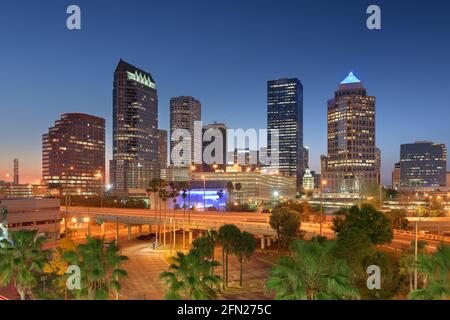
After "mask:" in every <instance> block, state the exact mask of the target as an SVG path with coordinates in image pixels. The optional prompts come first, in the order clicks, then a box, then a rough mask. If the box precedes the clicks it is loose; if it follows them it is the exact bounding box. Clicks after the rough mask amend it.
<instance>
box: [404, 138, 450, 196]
mask: <svg viewBox="0 0 450 320" xmlns="http://www.w3.org/2000/svg"><path fill="white" fill-rule="evenodd" d="M446 173H447V150H446V147H445V145H444V144H437V143H433V142H429V141H418V142H416V143H408V144H402V145H401V147H400V187H401V188H420V187H425V188H430V187H445V185H446Z"/></svg>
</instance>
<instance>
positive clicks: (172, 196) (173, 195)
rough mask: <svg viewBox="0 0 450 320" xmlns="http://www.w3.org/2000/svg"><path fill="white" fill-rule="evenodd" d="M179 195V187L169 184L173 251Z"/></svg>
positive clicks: (173, 183) (172, 183)
mask: <svg viewBox="0 0 450 320" xmlns="http://www.w3.org/2000/svg"><path fill="white" fill-rule="evenodd" d="M179 193H180V188H179V186H178V185H177V184H176V183H175V182H171V183H170V190H169V194H168V198H169V199H172V201H173V211H172V212H173V215H172V218H173V247H174V249H175V244H176V226H175V207H176V203H177V197H178V195H179ZM170 253H172V242H171V244H170Z"/></svg>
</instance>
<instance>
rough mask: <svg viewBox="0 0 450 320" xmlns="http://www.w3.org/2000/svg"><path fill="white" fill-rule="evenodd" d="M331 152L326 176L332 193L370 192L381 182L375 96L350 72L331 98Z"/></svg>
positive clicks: (329, 148)
mask: <svg viewBox="0 0 450 320" xmlns="http://www.w3.org/2000/svg"><path fill="white" fill-rule="evenodd" d="M327 123H328V155H327V157H326V160H324V164H325V168H324V169H325V172H322V173H323V176H322V179H324V180H325V182H324V183H326V186H325V190H327V192H331V193H359V194H363V193H366V192H367V191H368V190H371V189H374V188H376V186H377V185H379V183H380V165H381V153H380V152H379V150H377V148H376V140H375V137H376V135H375V97H373V96H369V95H368V94H367V90H366V89H365V88H364V86H363V84H362V82H361V81H360V80H358V79H357V78H356V77H355V76H354V75H353V73H350V74H349V75H348V76H347V78H345V79H344V81H342V82H341V83H340V85H339V88H338V90H337V91H336V92H335V95H334V99H331V100H329V101H328V120H327Z"/></svg>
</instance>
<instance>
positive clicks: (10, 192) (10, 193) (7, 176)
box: [6, 173, 13, 198]
mask: <svg viewBox="0 0 450 320" xmlns="http://www.w3.org/2000/svg"><path fill="white" fill-rule="evenodd" d="M9 177H10V175H9V173H7V174H6V178H8V179H9ZM12 185H13V183H12V181H10V182H9V196H10V197H11V198H12V197H13V196H12Z"/></svg>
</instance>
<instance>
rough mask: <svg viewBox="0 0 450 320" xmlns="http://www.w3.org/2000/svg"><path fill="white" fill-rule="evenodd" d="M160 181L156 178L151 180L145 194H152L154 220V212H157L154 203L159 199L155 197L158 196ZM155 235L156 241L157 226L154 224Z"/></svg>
mask: <svg viewBox="0 0 450 320" xmlns="http://www.w3.org/2000/svg"><path fill="white" fill-rule="evenodd" d="M161 181H162V180H161V179H158V178H155V179H152V181H150V184H149V187H148V188H147V193H150V194H153V199H154V200H155V201H154V205H153V210H155V218H156V210H157V208H156V206H157V204H156V202H157V199H158V198H159V197H157V195H158V194H159V190H160V187H161ZM150 206H152V205H150ZM150 231H151V230H150ZM155 233H156V239H158V224H156V230H155Z"/></svg>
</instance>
